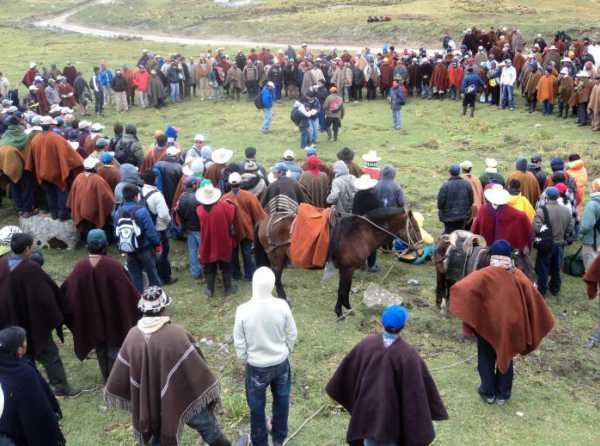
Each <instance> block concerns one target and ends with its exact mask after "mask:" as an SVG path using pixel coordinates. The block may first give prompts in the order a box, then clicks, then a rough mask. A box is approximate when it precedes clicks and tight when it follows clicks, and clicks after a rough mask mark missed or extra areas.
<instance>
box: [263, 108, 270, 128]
mask: <svg viewBox="0 0 600 446" xmlns="http://www.w3.org/2000/svg"><path fill="white" fill-rule="evenodd" d="M272 119H273V111H272V110H271V109H270V108H265V109H263V123H262V129H263V130H269V129H270V128H271V120H272Z"/></svg>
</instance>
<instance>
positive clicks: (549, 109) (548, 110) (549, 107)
mask: <svg viewBox="0 0 600 446" xmlns="http://www.w3.org/2000/svg"><path fill="white" fill-rule="evenodd" d="M543 106H544V114H545V115H551V114H552V109H553V108H554V105H553V104H552V102H551V101H544V103H543Z"/></svg>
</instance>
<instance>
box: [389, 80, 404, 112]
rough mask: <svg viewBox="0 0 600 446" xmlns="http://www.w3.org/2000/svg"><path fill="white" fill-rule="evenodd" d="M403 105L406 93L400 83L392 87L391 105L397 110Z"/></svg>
mask: <svg viewBox="0 0 600 446" xmlns="http://www.w3.org/2000/svg"><path fill="white" fill-rule="evenodd" d="M402 105H404V93H402V88H401V87H400V86H399V85H398V86H397V87H393V88H392V89H390V106H391V107H392V110H394V111H397V110H400V109H401V108H402Z"/></svg>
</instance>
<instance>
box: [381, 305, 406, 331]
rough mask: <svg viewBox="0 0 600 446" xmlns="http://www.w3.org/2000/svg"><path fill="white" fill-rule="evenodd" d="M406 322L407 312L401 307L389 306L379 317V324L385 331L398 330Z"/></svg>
mask: <svg viewBox="0 0 600 446" xmlns="http://www.w3.org/2000/svg"><path fill="white" fill-rule="evenodd" d="M407 320H408V310H407V309H406V308H405V307H403V306H401V305H390V306H389V307H387V308H386V309H385V310H383V314H382V315H381V323H382V324H383V327H384V328H386V329H392V330H400V329H401V328H403V327H404V324H406V321H407Z"/></svg>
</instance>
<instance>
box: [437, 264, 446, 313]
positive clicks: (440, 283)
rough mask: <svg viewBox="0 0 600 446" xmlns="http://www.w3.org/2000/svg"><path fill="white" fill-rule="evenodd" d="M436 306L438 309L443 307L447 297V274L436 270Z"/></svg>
mask: <svg viewBox="0 0 600 446" xmlns="http://www.w3.org/2000/svg"><path fill="white" fill-rule="evenodd" d="M435 279H436V286H435V304H436V305H437V307H438V308H441V307H442V301H443V300H444V298H445V297H446V274H444V273H443V272H441V271H439V270H437V269H436V271H435Z"/></svg>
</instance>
